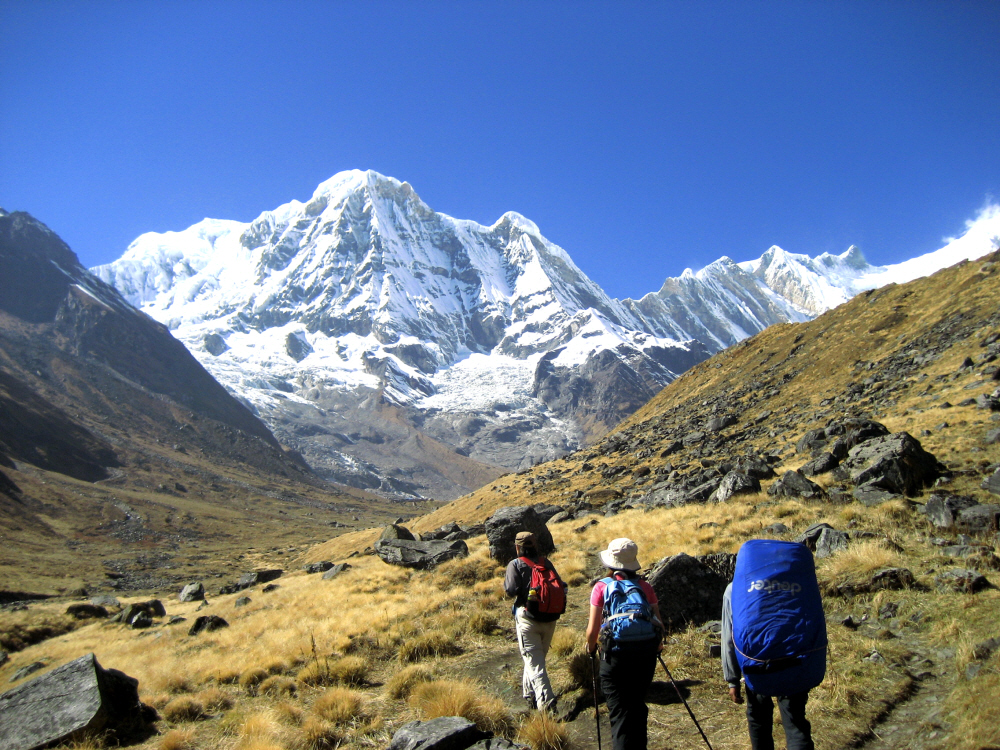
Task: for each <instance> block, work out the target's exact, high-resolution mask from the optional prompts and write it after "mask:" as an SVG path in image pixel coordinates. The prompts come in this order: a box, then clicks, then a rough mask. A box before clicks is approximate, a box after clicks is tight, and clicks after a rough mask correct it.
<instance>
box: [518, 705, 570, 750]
mask: <svg viewBox="0 0 1000 750" xmlns="http://www.w3.org/2000/svg"><path fill="white" fill-rule="evenodd" d="M517 740H518V742H521V743H523V744H525V745H527V746H528V747H530V748H531V750H565V749H566V747H567V746H568V745H569V735H568V733H567V732H566V725H565V724H563V723H562V722H559V721H556V720H555V719H554V718H552V716H550V715H549V713H548V712H547V711H539V712H537V713H532V715H531V716H530V717H528V719H527V721H525V722H524V724H522V725H521V728H520V729H519V730H518V733H517Z"/></svg>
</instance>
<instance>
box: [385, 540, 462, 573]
mask: <svg viewBox="0 0 1000 750" xmlns="http://www.w3.org/2000/svg"><path fill="white" fill-rule="evenodd" d="M375 554H377V555H378V556H379V558H380V559H381V560H382V562H385V563H388V564H389V565H399V566H402V567H404V568H414V569H416V570H430V569H431V568H434V567H436V566H438V565H440V564H441V563H443V562H444V561H445V560H451V559H453V558H456V557H465V556H466V555H468V554H469V546H468V545H467V544H466V543H465V542H464V541H462V540H458V541H456V542H444V541H441V542H417V541H412V542H411V541H407V540H405V539H384V540H379V541H377V542H375Z"/></svg>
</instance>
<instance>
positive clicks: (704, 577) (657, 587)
mask: <svg viewBox="0 0 1000 750" xmlns="http://www.w3.org/2000/svg"><path fill="white" fill-rule="evenodd" d="M646 580H648V581H649V584H650V585H651V586H652V587H653V590H654V591H655V592H656V598H657V599H658V600H659V602H660V615H661V616H662V617H663V624H664V625H665V626H666V627H667V629H668V630H678V629H680V628H684V627H687V626H688V625H701V624H702V623H705V622H708V621H709V620H718V619H719V618H721V617H722V595H723V594H724V593H725V592H726V586H727V585H729V581H728V580H726V578H725V577H724V576H721V575H719V574H718V573H717V572H716V571H714V570H712V568H710V567H708V566H707V565H705V564H704V563H702V562H699V561H698V560H696V559H695V558H693V557H691V556H690V555H685V554H684V553H683V552H682V553H681V554H679V555H674V556H673V557H666V558H664V559H663V560H660V562H658V563H657V564H656V565H655V566H654V567H653V570H652V571H651V572H650V574H649V575H648V576H647V577H646Z"/></svg>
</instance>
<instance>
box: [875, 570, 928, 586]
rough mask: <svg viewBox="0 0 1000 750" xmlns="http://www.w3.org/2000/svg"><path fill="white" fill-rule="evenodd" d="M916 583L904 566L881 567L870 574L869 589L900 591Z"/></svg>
mask: <svg viewBox="0 0 1000 750" xmlns="http://www.w3.org/2000/svg"><path fill="white" fill-rule="evenodd" d="M916 583H917V582H916V579H914V577H913V573H911V572H910V571H909V570H907V569H906V568H883V569H882V570H879V571H876V572H875V575H873V576H872V581H871V590H872V591H883V590H885V591H900V590H902V589H908V588H913V587H914V586H915V585H916Z"/></svg>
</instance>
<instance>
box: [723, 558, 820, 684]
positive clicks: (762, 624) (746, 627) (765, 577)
mask: <svg viewBox="0 0 1000 750" xmlns="http://www.w3.org/2000/svg"><path fill="white" fill-rule="evenodd" d="M732 607H733V642H734V644H735V646H736V659H737V661H738V662H739V665H740V670H741V671H742V672H743V678H744V680H745V681H746V684H747V687H748V688H750V689H751V690H753V691H754V692H755V693H760V694H762V695H772V696H773V695H794V694H796V693H802V692H805V691H807V690H811V689H812V688H814V687H816V686H817V685H819V684H820V683H821V682H822V681H823V677H824V675H825V674H826V646H827V641H826V618H825V617H824V616H823V601H822V599H821V598H820V593H819V584H818V583H817V581H816V568H815V565H814V564H813V557H812V552H810V551H809V549H808V548H807V547H806V546H805V545H803V544H798V543H797V542H779V541H774V540H771V539H751V540H750V541H748V542H745V543H744V544H743V546H742V547H740V551H739V553H738V554H737V556H736V574H735V576H734V577H733V588H732Z"/></svg>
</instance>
